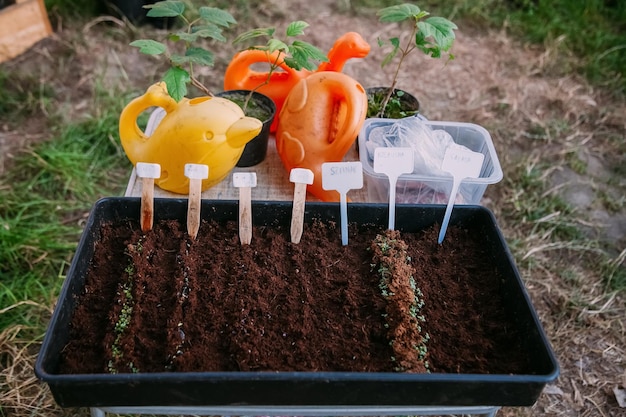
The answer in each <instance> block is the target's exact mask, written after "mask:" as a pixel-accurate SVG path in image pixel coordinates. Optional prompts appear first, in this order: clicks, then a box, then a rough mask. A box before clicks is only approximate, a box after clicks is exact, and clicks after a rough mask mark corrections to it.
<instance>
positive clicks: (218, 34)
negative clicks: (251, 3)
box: [130, 0, 237, 101]
mask: <svg viewBox="0 0 626 417" xmlns="http://www.w3.org/2000/svg"><path fill="white" fill-rule="evenodd" d="M144 7H146V8H147V9H150V10H148V13H147V15H148V17H160V18H175V19H179V20H181V21H182V22H183V23H184V28H183V29H182V30H177V31H174V32H171V33H169V34H168V35H167V37H166V41H170V42H171V43H174V44H182V45H183V53H182V54H180V53H174V52H172V51H171V50H170V48H168V45H167V44H166V43H165V42H161V41H157V40H154V39H138V40H136V41H133V42H131V44H130V45H131V46H135V47H137V48H139V50H140V51H141V52H142V53H144V54H147V55H154V56H164V57H165V58H166V59H167V61H168V62H169V64H170V68H169V69H168V70H167V72H166V73H165V74H164V76H163V81H164V82H165V84H166V85H167V91H168V93H169V94H170V96H172V98H174V99H175V100H176V101H180V100H181V99H182V98H183V97H184V96H185V95H187V85H188V84H190V83H191V84H192V85H193V86H195V87H197V88H198V89H199V90H200V91H202V92H204V93H205V94H209V95H211V92H210V91H209V89H208V88H207V87H205V86H204V85H203V84H202V83H201V82H200V81H198V79H197V78H196V77H195V75H194V66H196V65H204V66H209V67H211V66H213V65H214V54H213V52H211V51H209V50H208V49H206V48H204V47H202V46H198V45H199V44H200V41H201V40H210V39H211V40H216V41H220V42H225V41H226V38H225V37H224V35H223V30H224V29H225V28H228V27H230V26H231V25H235V24H236V23H237V21H236V20H235V18H234V17H233V16H232V15H231V14H230V13H229V12H227V11H225V10H222V9H218V8H216V7H208V6H203V7H200V8H198V9H197V10H196V9H192V8H188V7H186V5H185V3H184V2H182V1H172V0H166V1H159V2H157V3H154V4H149V5H146V6H144Z"/></svg>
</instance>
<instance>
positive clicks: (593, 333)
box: [0, 1, 626, 417]
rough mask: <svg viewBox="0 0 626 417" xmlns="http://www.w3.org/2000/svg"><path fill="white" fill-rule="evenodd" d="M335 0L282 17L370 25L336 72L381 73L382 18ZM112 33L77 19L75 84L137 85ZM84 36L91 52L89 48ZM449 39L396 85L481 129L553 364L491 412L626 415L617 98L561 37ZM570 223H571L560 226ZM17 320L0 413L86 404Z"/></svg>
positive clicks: (134, 66) (328, 29) (136, 74)
mask: <svg viewBox="0 0 626 417" xmlns="http://www.w3.org/2000/svg"><path fill="white" fill-rule="evenodd" d="M270 3H276V2H270ZM332 3H333V2H331V1H317V2H301V4H300V7H291V8H290V10H293V11H295V12H290V13H294V14H295V13H298V14H299V16H286V17H285V20H291V19H293V18H294V17H302V16H305V17H306V18H307V20H308V21H309V23H311V26H312V28H313V30H311V31H309V36H310V40H312V41H313V42H314V43H317V44H318V45H320V46H322V48H323V49H327V48H328V47H330V46H331V44H332V42H333V41H334V39H335V38H336V37H338V36H339V35H340V34H341V33H342V30H344V29H347V28H349V29H350V30H355V31H358V32H360V33H362V34H368V35H367V38H368V40H369V42H370V44H371V45H372V54H371V56H370V57H368V58H367V59H366V60H363V61H360V62H351V63H350V64H349V65H348V67H347V69H346V72H348V73H349V74H351V75H353V76H354V77H355V78H357V79H358V80H359V81H361V82H362V83H363V84H364V85H365V86H374V85H385V84H387V83H388V81H389V80H388V75H387V74H383V73H380V72H379V71H378V62H379V59H380V57H381V56H382V54H379V53H378V51H377V48H378V47H377V44H376V38H377V37H378V36H381V35H382V34H383V33H384V32H385V30H386V29H385V27H384V26H381V25H380V24H378V23H377V22H376V21H375V20H374V19H368V18H365V17H359V18H354V17H350V16H347V15H342V14H337V13H336V12H335V11H334V9H333V8H332V7H331V6H330V4H332ZM107 32H108V34H107ZM110 32H111V31H110V30H109V29H104V28H103V27H102V26H101V25H95V26H93V25H92V26H91V27H90V28H89V30H88V31H85V32H82V35H81V36H82V37H83V38H84V39H83V42H84V43H83V44H82V46H81V47H80V48H78V49H77V51H76V53H77V61H78V62H79V63H81V66H82V68H83V69H84V70H85V75H84V77H83V78H82V80H83V83H85V85H88V84H89V83H90V82H92V81H93V79H94V78H95V76H94V73H101V71H102V68H101V67H100V66H101V65H107V68H106V70H105V74H106V77H105V79H106V80H107V82H109V83H112V84H119V83H120V82H128V83H130V84H131V85H133V86H134V87H133V88H135V87H137V86H139V88H143V87H144V86H146V85H147V84H148V81H147V80H151V77H154V72H155V69H154V68H150V67H146V66H145V64H141V63H139V64H138V62H143V63H145V58H137V56H136V55H134V54H133V53H132V52H130V50H129V49H128V48H126V46H125V44H123V43H122V42H121V40H127V39H126V38H125V37H124V36H117V35H113V36H112V35H110ZM74 36H76V35H75V34H74V33H72V31H71V30H69V29H68V30H67V31H66V32H63V33H59V34H57V37H58V40H57V41H58V42H63V43H64V44H68V43H73V41H71V40H66V39H65V38H69V39H72V37H74ZM116 36H117V38H119V39H116ZM103 40H104V42H103ZM110 44H112V45H113V46H111V45H110ZM43 47H44V48H45V46H43ZM94 49H95V50H96V51H99V54H98V55H97V58H98V59H95V60H94V59H91V58H90V57H89V53H90V51H92V52H93V50H94ZM454 52H455V55H456V57H457V59H456V60H454V61H452V62H449V63H448V64H447V65H445V66H444V65H443V63H442V62H439V61H432V62H431V61H428V60H425V59H423V58H421V57H417V56H415V57H413V59H414V60H413V62H411V63H410V70H409V71H407V75H406V76H405V77H404V78H403V79H402V80H401V83H400V87H403V88H406V89H407V90H409V91H412V92H414V93H416V94H417V95H418V96H419V98H420V101H421V104H422V107H423V109H424V113H425V115H426V116H427V117H428V118H430V119H433V120H455V121H466V122H474V123H478V124H481V125H483V126H485V127H486V128H487V129H488V130H489V131H490V132H491V134H492V136H493V139H494V142H495V146H496V149H497V151H498V154H499V158H500V162H501V164H502V166H503V169H504V171H505V174H504V175H505V179H504V180H503V181H502V182H501V183H500V184H498V185H494V186H490V188H489V189H488V190H487V193H486V195H485V200H484V204H485V205H487V206H488V207H490V208H491V209H492V210H493V211H494V212H495V214H496V217H497V218H498V222H499V224H500V226H501V228H502V231H503V234H504V236H505V237H506V238H507V240H508V241H509V243H510V245H511V248H512V250H513V252H514V255H515V257H516V260H517V262H518V266H519V269H520V273H521V274H522V277H523V279H524V281H525V283H526V285H527V288H528V291H529V294H530V296H531V299H532V301H533V303H534V305H535V307H536V309H537V312H538V314H539V317H540V319H541V321H542V323H543V324H544V326H545V330H546V333H547V335H548V338H549V339H550V341H551V343H552V345H553V347H554V349H555V351H556V354H557V356H558V359H559V362H560V366H561V376H560V377H559V378H558V380H557V381H555V382H554V383H552V384H550V385H549V386H548V387H547V388H546V390H545V391H544V393H543V394H542V395H541V397H540V398H539V401H538V402H537V403H536V404H535V406H533V407H530V408H505V409H503V410H501V411H500V413H499V415H500V416H572V417H574V416H582V417H618V416H625V415H626V409H624V408H620V407H619V405H618V403H617V401H616V398H615V393H614V390H615V389H619V388H620V387H621V388H622V389H623V388H624V387H625V386H626V363H625V359H626V352H625V349H626V329H625V324H624V323H625V321H624V317H626V300H625V295H624V292H619V293H618V292H611V291H609V290H608V289H607V270H609V271H611V270H612V271H618V273H622V274H623V273H624V272H623V271H624V269H625V268H626V261H625V258H626V249H625V248H626V239H625V238H624V234H625V228H626V204H625V203H624V198H623V196H624V195H626V192H625V189H626V184H625V182H624V178H623V177H621V176H619V173H620V172H621V173H622V174H623V172H624V171H623V168H620V167H621V166H622V165H623V164H626V160H625V156H624V155H625V154H626V137H625V133H626V117H624V115H626V103H624V102H614V101H610V100H609V99H608V98H607V97H608V94H607V93H606V92H603V91H600V90H596V89H594V88H593V87H591V86H590V85H589V84H587V83H586V82H585V81H584V80H583V79H581V78H579V77H578V76H576V75H573V74H565V75H564V74H563V71H562V70H561V69H562V68H563V67H564V66H566V63H567V60H568V59H572V58H571V57H568V56H563V55H562V54H561V50H560V48H559V45H558V40H557V41H555V43H554V44H552V45H547V46H545V47H542V48H539V47H529V46H526V45H521V44H519V43H517V42H516V41H515V40H513V39H511V38H510V37H508V36H507V34H506V33H505V32H504V31H493V32H491V31H490V32H480V31H477V30H472V29H462V30H461V31H460V32H459V34H458V42H457V44H456V46H455V51H454ZM231 53H232V51H230V50H225V51H224V52H223V57H222V58H221V60H219V59H218V65H217V67H216V69H215V70H214V71H213V74H214V75H215V79H217V80H219V78H218V77H219V74H220V71H221V70H223V65H224V63H225V62H226V60H227V57H228V56H230V54H231ZM138 60H144V61H138ZM90 77H91V78H90ZM215 84H216V85H217V86H219V82H215ZM620 169H621V170H620ZM529 173H533V174H536V182H533V183H530V184H528V183H526V182H525V180H524V178H525V177H526V176H527V175H528V174H529ZM555 201H565V202H566V203H568V204H569V205H570V207H573V210H564V209H563V206H561V205H559V204H556V203H554V204H553V203H552V202H555ZM569 227H571V228H574V229H576V230H578V231H579V232H580V233H579V234H578V235H574V236H567V234H565V235H564V234H563V233H562V231H563V230H566V229H567V228H569ZM611 268H612V269H611ZM620 271H621V272H620ZM33 308H41V306H34V307H33ZM21 330H22V329H20V328H9V329H7V330H5V331H4V332H3V333H2V335H0V346H1V352H0V359H1V362H0V364H1V365H0V366H1V367H2V369H1V370H0V372H1V373H0V375H1V376H0V395H1V396H2V397H1V400H2V401H1V403H2V407H3V413H4V414H5V415H11V416H27V415H28V416H51V415H74V414H77V415H87V412H86V411H85V410H60V409H59V408H58V407H56V405H55V404H54V402H53V401H52V399H51V397H50V394H49V392H48V390H47V388H46V387H45V386H44V385H42V384H40V383H38V382H37V381H36V380H35V378H34V376H33V372H32V367H33V363H34V359H35V355H36V351H37V348H38V343H37V342H29V341H25V340H23V339H21V338H20V332H21Z"/></svg>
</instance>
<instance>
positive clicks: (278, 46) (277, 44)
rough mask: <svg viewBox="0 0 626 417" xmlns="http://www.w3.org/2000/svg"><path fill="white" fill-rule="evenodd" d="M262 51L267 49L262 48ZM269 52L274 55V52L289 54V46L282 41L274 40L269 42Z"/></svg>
mask: <svg viewBox="0 0 626 417" xmlns="http://www.w3.org/2000/svg"><path fill="white" fill-rule="evenodd" d="M260 49H266V48H260ZM267 51H268V52H269V53H272V52H274V51H281V52H288V51H289V46H287V44H286V43H285V42H283V41H281V40H280V39H273V38H272V39H270V40H269V41H267Z"/></svg>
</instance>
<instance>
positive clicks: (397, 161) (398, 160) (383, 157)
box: [374, 147, 414, 230]
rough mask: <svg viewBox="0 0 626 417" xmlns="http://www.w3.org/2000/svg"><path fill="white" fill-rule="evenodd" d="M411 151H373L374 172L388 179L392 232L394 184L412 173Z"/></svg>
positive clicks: (408, 149) (390, 226) (383, 149)
mask: <svg viewBox="0 0 626 417" xmlns="http://www.w3.org/2000/svg"><path fill="white" fill-rule="evenodd" d="M413 159H414V158H413V149H411V148H393V147H391V148H376V149H375V150H374V172H378V173H382V174H385V175H387V177H388V178H389V227H388V228H389V230H393V229H394V227H395V221H396V183H397V182H398V177H399V176H400V175H402V174H410V173H411V172H413Z"/></svg>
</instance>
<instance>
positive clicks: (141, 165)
mask: <svg viewBox="0 0 626 417" xmlns="http://www.w3.org/2000/svg"><path fill="white" fill-rule="evenodd" d="M135 169H136V170H137V176H138V177H139V178H161V165H159V164H151V163H147V162H137V165H135Z"/></svg>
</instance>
